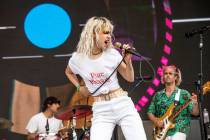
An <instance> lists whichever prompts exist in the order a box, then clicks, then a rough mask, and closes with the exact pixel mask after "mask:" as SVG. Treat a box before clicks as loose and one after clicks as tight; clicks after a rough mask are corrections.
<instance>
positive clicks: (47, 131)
mask: <svg viewBox="0 0 210 140" xmlns="http://www.w3.org/2000/svg"><path fill="white" fill-rule="evenodd" d="M45 130H46V133H47V134H49V122H48V119H47V123H46V125H45Z"/></svg>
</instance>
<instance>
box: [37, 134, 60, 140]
mask: <svg viewBox="0 0 210 140" xmlns="http://www.w3.org/2000/svg"><path fill="white" fill-rule="evenodd" d="M35 140H62V139H61V138H60V137H59V136H58V135H57V134H56V133H49V134H39V135H37V136H36V138H35Z"/></svg>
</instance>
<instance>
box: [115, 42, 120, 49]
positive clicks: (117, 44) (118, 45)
mask: <svg viewBox="0 0 210 140" xmlns="http://www.w3.org/2000/svg"><path fill="white" fill-rule="evenodd" d="M114 46H115V47H116V48H121V46H122V44H121V43H120V42H115V44H114Z"/></svg>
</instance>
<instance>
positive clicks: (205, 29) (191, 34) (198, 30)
mask: <svg viewBox="0 0 210 140" xmlns="http://www.w3.org/2000/svg"><path fill="white" fill-rule="evenodd" d="M209 29H210V26H204V27H201V28H199V29H193V30H192V31H191V32H187V33H185V37H187V38H190V37H193V36H194V35H196V34H203V33H204V32H205V31H207V30H209Z"/></svg>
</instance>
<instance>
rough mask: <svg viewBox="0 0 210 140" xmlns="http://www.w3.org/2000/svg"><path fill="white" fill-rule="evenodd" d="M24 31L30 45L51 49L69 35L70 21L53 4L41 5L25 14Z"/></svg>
mask: <svg viewBox="0 0 210 140" xmlns="http://www.w3.org/2000/svg"><path fill="white" fill-rule="evenodd" d="M24 30H25V34H26V36H27V38H28V39H29V40H30V41H31V43H32V44H34V45H35V46H37V47H39V48H43V49H52V48H55V47H58V46H60V45H61V44H63V43H64V42H65V41H66V40H67V38H68V36H69V35H70V33H71V19H70V17H69V15H68V14H67V12H66V11H65V10H64V9H63V8H61V7H59V6H57V5H55V4H41V5H38V6H36V7H34V8H33V9H31V10H30V12H29V13H28V14H27V16H26V18H25V22H24Z"/></svg>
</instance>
